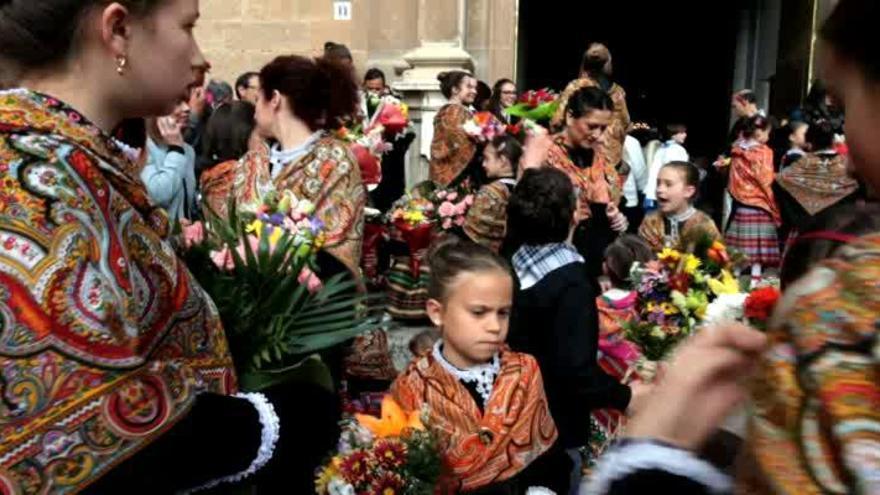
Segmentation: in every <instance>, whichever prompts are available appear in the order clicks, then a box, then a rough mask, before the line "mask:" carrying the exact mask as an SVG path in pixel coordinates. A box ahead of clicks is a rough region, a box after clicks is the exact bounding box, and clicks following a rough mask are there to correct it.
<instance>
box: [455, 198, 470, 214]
mask: <svg viewBox="0 0 880 495" xmlns="http://www.w3.org/2000/svg"><path fill="white" fill-rule="evenodd" d="M467 209H468V205H467V204H465V202H464V201H462V202H461V203H458V204H457V205H455V214H456V215H464V214H465V213H467Z"/></svg>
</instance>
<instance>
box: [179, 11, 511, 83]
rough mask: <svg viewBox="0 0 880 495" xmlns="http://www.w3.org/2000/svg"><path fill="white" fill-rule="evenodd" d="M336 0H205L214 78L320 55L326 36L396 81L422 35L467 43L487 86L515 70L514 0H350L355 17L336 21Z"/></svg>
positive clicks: (202, 29) (206, 43) (206, 45)
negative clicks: (287, 57) (276, 60)
mask: <svg viewBox="0 0 880 495" xmlns="http://www.w3.org/2000/svg"><path fill="white" fill-rule="evenodd" d="M333 4H334V2H333V0H201V10H202V20H201V21H200V22H199V27H198V30H197V33H196V36H197V37H198V38H199V41H200V42H201V44H202V47H203V49H204V51H205V54H206V55H207V56H208V58H209V60H210V61H211V63H212V65H213V71H212V77H213V78H217V79H223V80H226V81H228V82H230V83H232V82H233V81H234V80H235V78H236V77H237V76H238V75H239V74H240V73H242V72H244V71H247V70H258V69H259V68H260V67H261V66H262V65H264V64H265V63H266V62H268V61H269V60H271V59H272V58H273V57H275V56H277V55H280V54H289V53H295V54H300V55H317V54H320V53H321V51H322V49H323V45H324V42H325V41H335V42H338V43H344V44H346V45H348V47H349V49H351V51H352V54H353V56H354V59H355V65H356V67H357V68H358V69H359V71H360V73H362V72H363V71H364V70H365V69H367V68H369V67H374V66H375V67H379V68H381V69H383V70H384V71H385V73H386V75H387V76H388V78H389V82H394V81H395V80H398V79H400V78H401V75H402V73H403V71H404V70H405V69H407V68H408V67H409V66H408V64H407V63H406V62H405V61H404V56H405V55H406V54H407V53H408V52H410V51H412V50H413V49H416V48H418V47H419V46H420V45H421V43H422V42H424V41H442V42H449V43H453V44H456V45H458V46H460V47H461V48H463V49H465V50H466V51H467V52H468V53H469V54H470V56H471V57H472V58H473V62H474V70H475V72H476V74H477V76H478V77H479V78H480V79H483V80H485V81H487V82H489V83H490V84H491V83H492V81H494V80H495V79H497V78H500V77H512V76H514V75H515V62H516V60H515V58H516V23H517V2H516V0H353V1H352V2H351V7H352V16H351V20H347V21H340V20H334V18H333V13H334V10H333V9H334V5H333Z"/></svg>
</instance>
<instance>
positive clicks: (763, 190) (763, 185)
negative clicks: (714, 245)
mask: <svg viewBox="0 0 880 495" xmlns="http://www.w3.org/2000/svg"><path fill="white" fill-rule="evenodd" d="M769 138H770V122H769V121H768V120H767V119H766V118H765V117H761V116H760V115H758V116H755V117H752V118H751V119H749V121H748V122H746V124H745V127H744V129H743V138H742V139H740V140H739V141H737V142H736V143H735V144H734V145H733V149H732V150H731V162H730V182H729V184H728V189H729V191H730V195H731V196H732V197H733V200H734V204H733V214H732V215H731V220H730V225H729V226H728V227H727V231H726V235H725V239H726V241H727V245H728V247H731V248H733V249H736V250H738V251H740V252H742V253H743V254H745V255H746V256H748V258H749V261H750V262H751V264H752V285H755V284H756V283H758V282H759V281H760V280H761V274H762V271H763V269H764V268H765V267H778V266H779V262H780V254H779V238H778V235H777V232H776V229H777V228H778V227H779V225H780V223H781V216H780V213H779V208H778V207H777V205H776V198H775V196H774V194H773V179H774V176H775V175H774V172H773V151H772V150H771V149H770V148H769V147H768V146H767V140H768V139H769Z"/></svg>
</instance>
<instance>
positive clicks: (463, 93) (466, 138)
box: [430, 71, 481, 188]
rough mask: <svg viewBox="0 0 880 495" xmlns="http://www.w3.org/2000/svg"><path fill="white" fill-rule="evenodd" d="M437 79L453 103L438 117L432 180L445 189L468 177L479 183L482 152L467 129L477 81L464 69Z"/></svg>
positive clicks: (432, 144) (431, 171)
mask: <svg viewBox="0 0 880 495" xmlns="http://www.w3.org/2000/svg"><path fill="white" fill-rule="evenodd" d="M437 79H438V80H439V81H440V91H441V92H442V93H443V96H445V97H446V98H447V99H448V100H449V103H447V104H446V105H443V107H441V108H440V110H439V111H438V112H437V116H436V117H434V139H433V140H432V141H431V165H430V167H431V169H430V178H431V181H433V182H434V184H436V185H437V186H440V187H445V188H448V187H455V186H458V185H461V184H463V183H464V182H465V181H467V180H468V179H471V181H476V182H479V181H478V179H479V177H480V171H481V170H480V158H481V153H480V152H479V151H480V150H479V149H478V146H477V143H476V142H474V140H473V138H471V137H470V135H468V133H467V132H466V131H465V129H464V125H465V124H466V123H467V122H468V121H469V120H471V118H473V116H474V115H473V108H472V106H471V105H473V103H474V99H475V98H476V97H477V80H476V79H474V77H473V76H472V75H470V74H468V73H467V72H464V71H450V72H444V73H442V74H440V75H439V76H437ZM471 185H472V186H477V185H479V184H471Z"/></svg>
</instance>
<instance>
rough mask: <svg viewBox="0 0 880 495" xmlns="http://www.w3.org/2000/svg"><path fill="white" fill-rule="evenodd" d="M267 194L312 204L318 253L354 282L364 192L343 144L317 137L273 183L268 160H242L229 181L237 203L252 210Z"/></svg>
mask: <svg viewBox="0 0 880 495" xmlns="http://www.w3.org/2000/svg"><path fill="white" fill-rule="evenodd" d="M273 189H276V190H278V191H284V190H290V191H291V192H293V194H294V195H295V196H296V197H297V198H300V199H303V198H305V199H308V200H310V201H311V202H312V203H314V204H315V207H316V210H315V215H316V216H317V217H318V219H320V220H321V221H322V222H324V229H325V230H324V231H325V234H326V242H325V243H324V249H325V250H326V251H327V252H328V253H330V254H332V255H333V256H334V257H335V258H336V259H338V260H339V261H340V262H342V263H343V264H344V265H345V266H346V267H348V269H349V270H351V273H352V274H354V275H355V278H356V279H360V268H359V266H360V259H361V249H362V243H363V234H364V207H365V206H366V201H367V191H366V188H365V187H364V184H363V181H362V180H361V172H360V168H359V167H358V165H357V160H355V158H354V157H353V156H352V154H351V150H350V149H349V146H348V145H347V143H345V142H343V141H340V140H338V139H336V138H333V137H331V136H324V137H322V138H321V139H319V140H318V142H317V143H315V146H314V147H313V148H312V149H311V150H310V151H309V152H308V153H306V154H305V155H304V156H303V157H302V158H300V159H299V160H298V161H296V163H289V164H287V165H285V167H284V169H283V170H282V171H281V173H280V174H278V176H277V177H276V179H275V181H274V182H273V181H272V177H271V174H270V171H269V158H268V156H266V155H264V154H262V153H254V152H251V153H248V154H247V155H245V156H244V157H243V158H242V160H241V163H240V166H239V169H238V171H237V172H236V178H235V192H234V194H235V197H236V202H237V204H239V205H241V207H242V208H245V209H248V208H249V209H251V210H253V209H255V208H256V207H257V206H259V205H260V203H261V202H262V198H263V197H264V196H265V195H266V193H267V192H268V191H271V190H273Z"/></svg>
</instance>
